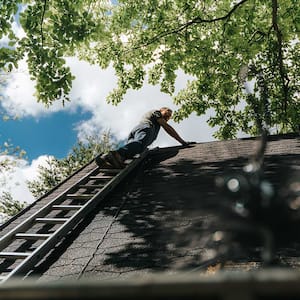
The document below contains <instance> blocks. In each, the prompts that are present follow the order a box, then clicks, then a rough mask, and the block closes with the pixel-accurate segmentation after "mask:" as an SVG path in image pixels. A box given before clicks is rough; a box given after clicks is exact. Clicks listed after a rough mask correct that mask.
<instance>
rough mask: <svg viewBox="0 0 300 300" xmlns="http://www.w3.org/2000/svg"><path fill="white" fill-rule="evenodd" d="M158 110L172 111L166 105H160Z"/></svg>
mask: <svg viewBox="0 0 300 300" xmlns="http://www.w3.org/2000/svg"><path fill="white" fill-rule="evenodd" d="M160 110H168V111H170V112H171V113H172V112H173V111H172V109H171V108H169V107H166V106H164V107H161V108H160Z"/></svg>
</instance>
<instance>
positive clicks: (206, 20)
mask: <svg viewBox="0 0 300 300" xmlns="http://www.w3.org/2000/svg"><path fill="white" fill-rule="evenodd" d="M247 1H249V0H242V1H240V2H239V3H237V4H235V5H234V6H233V8H232V9H231V10H230V11H229V12H228V13H227V14H226V15H224V16H222V17H218V18H214V19H202V18H201V17H196V18H194V19H192V20H191V21H189V22H187V23H185V24H182V25H180V26H179V27H177V28H174V29H172V30H169V31H165V32H161V33H159V34H158V35H156V36H154V37H153V38H152V39H150V40H149V41H148V42H147V43H145V44H143V45H139V46H137V47H134V48H131V49H130V50H128V52H129V51H132V50H137V49H140V48H142V47H147V46H149V45H151V44H152V43H154V42H156V41H158V40H160V39H161V38H164V37H166V36H168V35H171V34H177V33H179V32H181V31H183V30H184V29H186V28H188V27H190V26H192V25H194V24H201V23H214V22H219V21H222V20H226V19H229V18H230V16H231V15H232V14H233V13H234V12H235V11H236V10H237V9H238V8H239V7H240V6H241V5H242V4H244V3H245V2H247Z"/></svg>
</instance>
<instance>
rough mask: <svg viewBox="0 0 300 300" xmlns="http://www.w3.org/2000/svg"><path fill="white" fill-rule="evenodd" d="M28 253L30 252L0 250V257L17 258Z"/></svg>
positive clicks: (23, 256)
mask: <svg viewBox="0 0 300 300" xmlns="http://www.w3.org/2000/svg"><path fill="white" fill-rule="evenodd" d="M29 255H30V253H25V252H0V258H11V259H18V258H26V257H28V256H29Z"/></svg>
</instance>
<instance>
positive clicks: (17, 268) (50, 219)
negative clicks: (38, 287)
mask: <svg viewBox="0 0 300 300" xmlns="http://www.w3.org/2000/svg"><path fill="white" fill-rule="evenodd" d="M147 154H148V151H145V152H143V153H142V154H141V155H140V156H139V157H138V158H134V159H132V160H131V161H129V162H128V163H127V164H126V167H125V168H124V169H108V168H107V169H104V168H102V167H98V166H97V167H96V168H94V169H92V170H91V171H90V172H89V173H87V174H86V175H85V176H84V177H82V178H81V179H80V180H79V181H77V182H76V183H75V184H73V185H72V186H71V187H69V188H68V189H67V190H65V191H64V192H62V193H61V194H60V195H58V196H57V197H55V198H54V199H53V200H52V201H49V202H48V203H47V204H46V205H45V206H43V207H42V208H40V209H39V210H38V211H37V212H35V213H34V214H33V215H32V216H30V217H29V218H27V219H26V220H24V221H23V222H21V223H20V224H19V225H17V226H16V227H15V228H13V229H12V230H11V231H10V232H8V233H7V234H5V235H4V236H3V237H2V238H1V239H0V283H3V282H5V281H7V280H8V279H10V278H11V277H13V276H18V277H22V278H26V276H28V272H29V271H31V270H33V268H34V266H35V265H36V264H37V263H38V262H40V261H41V260H43V259H44V257H45V256H46V255H47V254H48V253H49V252H50V251H51V250H52V249H53V248H54V247H55V246H56V245H57V244H58V243H59V242H60V241H61V240H62V239H63V238H64V237H65V236H66V235H67V234H68V233H70V232H71V231H72V230H73V229H74V228H75V227H76V225H77V224H78V223H79V222H80V221H81V220H82V219H84V217H85V216H86V215H87V214H89V213H90V212H91V211H92V210H93V209H94V208H95V207H96V206H97V205H98V204H99V203H100V202H101V201H102V200H103V199H104V198H105V197H106V195H107V194H108V193H109V192H111V191H112V190H113V189H114V188H115V187H116V186H117V185H118V184H119V183H120V182H121V181H122V180H123V179H124V178H125V177H126V176H127V175H128V174H129V173H130V172H131V171H132V170H133V169H134V168H135V167H137V165H139V164H140V162H141V161H143V160H144V158H145V157H146V155H147ZM20 249H21V250H20Z"/></svg>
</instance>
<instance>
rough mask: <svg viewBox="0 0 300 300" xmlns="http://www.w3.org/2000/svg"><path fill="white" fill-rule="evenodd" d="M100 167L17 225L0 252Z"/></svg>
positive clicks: (0, 243)
mask: <svg viewBox="0 0 300 300" xmlns="http://www.w3.org/2000/svg"><path fill="white" fill-rule="evenodd" d="M98 168H99V167H97V168H94V169H92V170H91V171H90V172H89V173H88V174H86V176H84V177H83V178H81V179H79V180H78V181H77V182H76V183H74V184H73V185H72V186H71V187H69V188H68V189H66V190H65V191H63V192H62V193H60V194H59V195H57V196H56V197H55V198H54V199H53V200H52V201H50V202H48V203H47V204H46V205H44V206H43V207H41V208H40V209H39V210H38V211H36V212H35V213H34V214H33V215H31V216H30V217H28V218H27V219H25V220H24V221H23V222H21V223H20V224H19V225H17V226H16V227H15V228H14V229H12V230H11V231H9V232H8V233H6V234H5V235H4V236H3V237H1V238H0V251H2V250H3V249H4V248H6V247H7V246H8V245H9V243H10V242H11V240H12V239H13V238H14V236H15V234H16V233H19V232H24V231H26V230H27V229H28V228H29V227H30V226H31V224H32V223H33V222H34V220H35V219H36V218H40V217H43V216H44V215H45V214H47V213H49V212H50V211H51V207H52V205H55V204H56V202H57V201H59V200H61V199H62V198H63V197H65V195H66V194H67V193H69V191H70V190H72V189H74V188H75V187H76V186H77V185H78V184H80V183H81V182H83V181H84V180H86V179H87V178H88V177H89V176H91V174H93V173H94V172H95V171H96V170H98Z"/></svg>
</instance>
